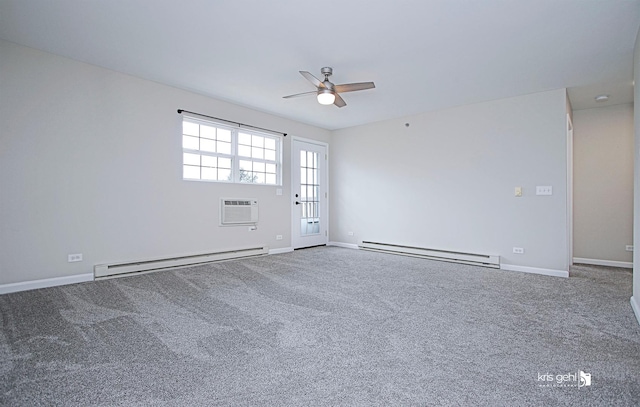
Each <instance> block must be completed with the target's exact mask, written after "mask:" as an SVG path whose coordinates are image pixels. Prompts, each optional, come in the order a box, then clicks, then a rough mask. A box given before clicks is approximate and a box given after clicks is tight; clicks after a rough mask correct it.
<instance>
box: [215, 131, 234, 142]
mask: <svg viewBox="0 0 640 407" xmlns="http://www.w3.org/2000/svg"><path fill="white" fill-rule="evenodd" d="M218 140H220V141H226V142H227V143H231V130H227V129H218Z"/></svg>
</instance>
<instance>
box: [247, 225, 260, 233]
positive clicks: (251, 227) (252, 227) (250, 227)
mask: <svg viewBox="0 0 640 407" xmlns="http://www.w3.org/2000/svg"><path fill="white" fill-rule="evenodd" d="M254 230H258V227H257V226H255V225H254V226H249V232H253V231H254Z"/></svg>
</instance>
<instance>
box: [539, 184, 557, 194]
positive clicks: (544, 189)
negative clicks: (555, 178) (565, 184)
mask: <svg viewBox="0 0 640 407" xmlns="http://www.w3.org/2000/svg"><path fill="white" fill-rule="evenodd" d="M536 195H553V187H551V186H537V187H536Z"/></svg>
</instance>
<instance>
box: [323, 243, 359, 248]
mask: <svg viewBox="0 0 640 407" xmlns="http://www.w3.org/2000/svg"><path fill="white" fill-rule="evenodd" d="M327 246H337V247H344V248H346V249H356V250H359V249H360V248H359V247H358V245H357V244H355V243H343V242H329V243H327Z"/></svg>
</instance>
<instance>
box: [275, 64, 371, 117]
mask: <svg viewBox="0 0 640 407" xmlns="http://www.w3.org/2000/svg"><path fill="white" fill-rule="evenodd" d="M320 72H321V73H322V74H323V75H324V81H320V79H318V78H316V77H315V76H313V75H311V74H310V73H309V72H307V71H300V74H301V75H302V76H304V77H305V78H306V79H307V80H308V81H309V82H311V83H312V84H313V86H315V87H316V90H314V91H311V92H304V93H297V94H295V95H289V96H284V98H285V99H289V98H296V97H298V96H307V95H313V94H316V95H317V98H318V103H320V104H321V105H330V104H334V105H336V106H338V107H345V106H346V105H347V104H346V103H345V101H344V99H342V98H341V97H340V95H339V94H338V93H344V92H353V91H356V90H365V89H372V88H375V87H376V85H374V83H373V82H359V83H345V84H343V85H334V84H333V83H331V82H330V81H329V77H330V76H331V75H332V74H333V69H332V68H331V67H329V66H326V67H324V68H322V69H321V70H320Z"/></svg>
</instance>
